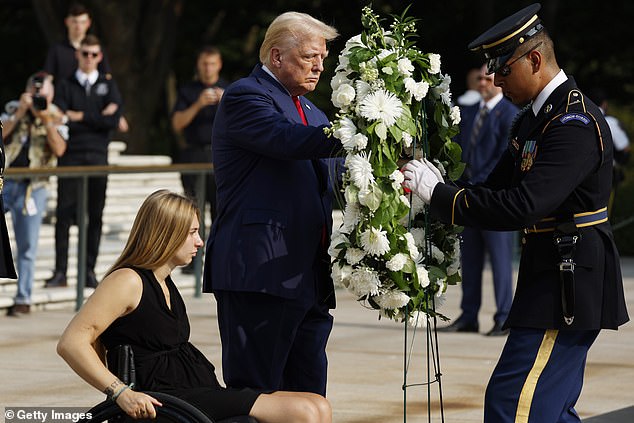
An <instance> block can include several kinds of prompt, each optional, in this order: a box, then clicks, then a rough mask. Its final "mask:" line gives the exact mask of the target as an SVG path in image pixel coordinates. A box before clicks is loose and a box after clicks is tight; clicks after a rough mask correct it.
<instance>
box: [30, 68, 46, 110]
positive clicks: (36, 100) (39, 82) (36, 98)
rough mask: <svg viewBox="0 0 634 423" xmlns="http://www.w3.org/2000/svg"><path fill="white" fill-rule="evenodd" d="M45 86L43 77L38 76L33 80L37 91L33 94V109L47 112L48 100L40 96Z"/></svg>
mask: <svg viewBox="0 0 634 423" xmlns="http://www.w3.org/2000/svg"><path fill="white" fill-rule="evenodd" d="M43 85H44V78H43V77H41V76H36V77H34V78H33V88H34V89H35V93H34V94H33V109H34V110H46V108H47V107H48V100H47V99H46V97H45V96H43V95H42V94H40V90H41V89H42V86H43Z"/></svg>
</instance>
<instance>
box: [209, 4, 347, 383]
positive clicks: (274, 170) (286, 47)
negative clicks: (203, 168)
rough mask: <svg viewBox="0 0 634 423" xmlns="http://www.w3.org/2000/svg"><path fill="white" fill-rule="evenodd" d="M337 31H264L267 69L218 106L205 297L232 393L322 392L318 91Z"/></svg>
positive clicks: (294, 19)
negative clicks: (212, 303)
mask: <svg viewBox="0 0 634 423" xmlns="http://www.w3.org/2000/svg"><path fill="white" fill-rule="evenodd" d="M336 36H337V31H336V30H335V29H334V28H332V27H330V26H328V25H326V24H324V23H322V22H320V21H318V20H316V19H314V18H312V17H310V16H309V15H306V14H302V13H295V12H288V13H284V14H282V15H280V16H278V17H277V18H276V19H275V20H274V21H273V22H272V23H271V25H270V26H269V28H268V30H267V33H266V35H265V39H264V41H263V43H262V46H261V48H260V61H261V62H262V64H261V65H257V66H256V67H255V69H254V70H253V72H252V73H251V75H249V76H248V77H247V78H244V79H241V80H239V81H237V82H235V83H233V84H232V85H230V86H229V87H227V89H226V91H225V94H224V96H223V98H222V101H221V102H220V105H219V108H218V111H217V114H216V120H215V125H214V129H213V141H212V150H213V157H214V167H215V174H216V181H217V204H218V214H217V217H216V219H215V220H214V222H213V226H212V229H211V234H210V236H209V241H208V244H207V254H206V257H207V259H206V262H205V275H204V291H205V292H213V293H214V294H215V297H216V300H217V304H218V325H219V328H220V336H221V341H222V361H223V363H222V364H223V376H224V379H225V383H226V384H227V385H228V386H230V387H235V388H241V387H251V388H259V389H265V390H282V389H283V390H292V391H310V392H315V393H319V394H322V395H324V394H325V391H326V373H327V359H326V352H325V347H326V342H327V340H328V336H329V334H330V331H331V329H332V316H331V315H330V312H329V309H331V308H334V306H335V297H334V289H333V283H332V279H331V278H330V271H329V265H330V260H329V257H328V254H327V244H328V241H327V240H328V238H329V234H330V231H331V225H332V205H331V201H332V185H331V182H330V181H329V176H334V175H335V174H336V171H335V166H334V162H335V161H334V160H320V159H321V158H327V157H334V156H335V155H336V154H337V153H338V152H339V151H340V150H341V144H340V142H339V141H337V140H335V139H332V138H327V137H326V136H325V134H324V128H325V127H327V126H328V125H329V121H328V119H327V118H326V116H325V114H324V113H323V112H321V111H320V110H319V109H317V107H316V106H315V105H314V104H312V103H311V102H310V101H308V100H307V99H306V98H304V97H303V95H304V94H306V93H308V92H311V91H313V90H314V89H315V87H316V85H317V82H318V81H319V76H320V74H321V72H322V71H323V61H324V59H325V57H326V56H327V53H328V51H327V49H326V41H330V40H332V39H333V38H335V37H336Z"/></svg>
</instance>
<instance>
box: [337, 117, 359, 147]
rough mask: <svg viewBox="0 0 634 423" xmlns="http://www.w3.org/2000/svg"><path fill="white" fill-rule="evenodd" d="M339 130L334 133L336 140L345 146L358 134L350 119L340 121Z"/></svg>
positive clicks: (345, 118)
mask: <svg viewBox="0 0 634 423" xmlns="http://www.w3.org/2000/svg"><path fill="white" fill-rule="evenodd" d="M338 124H339V125H338V128H337V129H335V130H334V132H333V133H332V134H333V135H334V136H335V138H338V139H339V140H341V143H342V144H343V145H344V146H345V145H346V144H349V143H350V142H351V140H352V137H353V136H354V134H356V133H357V127H356V126H355V124H354V122H353V121H352V120H351V119H350V118H349V117H347V116H346V117H344V118H341V119H339V122H338Z"/></svg>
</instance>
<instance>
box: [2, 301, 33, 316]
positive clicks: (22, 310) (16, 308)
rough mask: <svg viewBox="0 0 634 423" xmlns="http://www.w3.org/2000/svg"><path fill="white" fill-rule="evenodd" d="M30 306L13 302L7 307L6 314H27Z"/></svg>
mask: <svg viewBox="0 0 634 423" xmlns="http://www.w3.org/2000/svg"><path fill="white" fill-rule="evenodd" d="M30 312H31V306H30V305H29V304H14V305H12V306H11V307H9V308H8V309H7V316H11V317H19V316H20V314H29V313H30Z"/></svg>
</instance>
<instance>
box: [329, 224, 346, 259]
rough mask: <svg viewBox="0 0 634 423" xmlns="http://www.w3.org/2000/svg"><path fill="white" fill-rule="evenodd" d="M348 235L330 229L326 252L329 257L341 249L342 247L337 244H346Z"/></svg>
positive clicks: (335, 254) (334, 255)
mask: <svg viewBox="0 0 634 423" xmlns="http://www.w3.org/2000/svg"><path fill="white" fill-rule="evenodd" d="M349 242H350V241H348V237H347V236H346V235H345V234H343V233H341V232H340V231H338V230H334V231H332V235H331V236H330V246H329V247H328V254H329V255H330V256H331V257H336V256H337V255H338V254H339V251H341V249H342V247H338V245H339V244H348V243H349Z"/></svg>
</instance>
